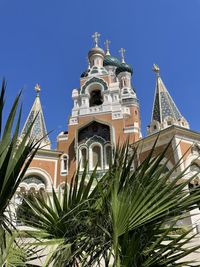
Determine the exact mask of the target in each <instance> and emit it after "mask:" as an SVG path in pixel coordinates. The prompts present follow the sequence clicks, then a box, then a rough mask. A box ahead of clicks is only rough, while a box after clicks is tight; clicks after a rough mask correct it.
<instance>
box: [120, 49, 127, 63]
mask: <svg viewBox="0 0 200 267" xmlns="http://www.w3.org/2000/svg"><path fill="white" fill-rule="evenodd" d="M125 52H126V50H125V49H124V48H121V49H120V50H119V53H121V56H122V63H125V59H124V54H125Z"/></svg>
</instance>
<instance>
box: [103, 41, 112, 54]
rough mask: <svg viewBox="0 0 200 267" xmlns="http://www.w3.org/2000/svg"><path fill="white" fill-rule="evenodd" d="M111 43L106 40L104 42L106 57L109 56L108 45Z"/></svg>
mask: <svg viewBox="0 0 200 267" xmlns="http://www.w3.org/2000/svg"><path fill="white" fill-rule="evenodd" d="M110 43H111V41H109V40H106V41H105V43H104V44H105V46H106V55H107V56H110V49H109V44H110Z"/></svg>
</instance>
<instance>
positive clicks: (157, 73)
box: [153, 64, 160, 76]
mask: <svg viewBox="0 0 200 267" xmlns="http://www.w3.org/2000/svg"><path fill="white" fill-rule="evenodd" d="M153 71H154V72H155V73H156V75H157V76H160V68H159V67H158V65H157V64H153Z"/></svg>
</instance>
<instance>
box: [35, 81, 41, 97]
mask: <svg viewBox="0 0 200 267" xmlns="http://www.w3.org/2000/svg"><path fill="white" fill-rule="evenodd" d="M35 91H36V94H37V96H39V93H40V91H41V88H40V85H39V83H37V84H36V86H35Z"/></svg>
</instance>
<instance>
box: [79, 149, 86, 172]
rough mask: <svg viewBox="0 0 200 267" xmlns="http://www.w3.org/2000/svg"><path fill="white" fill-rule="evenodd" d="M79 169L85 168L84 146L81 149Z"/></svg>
mask: <svg viewBox="0 0 200 267" xmlns="http://www.w3.org/2000/svg"><path fill="white" fill-rule="evenodd" d="M80 160H81V169H82V170H83V169H84V168H85V165H86V162H87V150H86V148H82V149H81V159H80Z"/></svg>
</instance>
